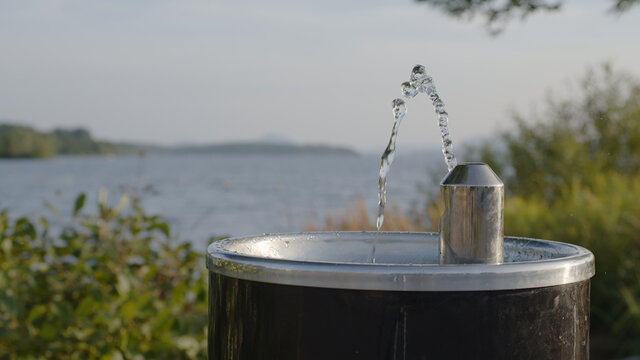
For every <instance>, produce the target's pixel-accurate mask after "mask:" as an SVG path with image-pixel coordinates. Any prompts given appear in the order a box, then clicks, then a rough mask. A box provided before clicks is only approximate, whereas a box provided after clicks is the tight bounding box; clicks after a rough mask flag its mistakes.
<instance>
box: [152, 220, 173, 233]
mask: <svg viewBox="0 0 640 360" xmlns="http://www.w3.org/2000/svg"><path fill="white" fill-rule="evenodd" d="M153 229H157V230H160V232H162V233H163V234H164V236H166V237H169V233H170V229H169V224H167V223H166V222H154V223H153V225H151V226H150V227H149V230H153Z"/></svg>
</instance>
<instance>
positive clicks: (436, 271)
mask: <svg viewBox="0 0 640 360" xmlns="http://www.w3.org/2000/svg"><path fill="white" fill-rule="evenodd" d="M438 243H439V236H438V234H437V233H406V232H315V233H291V234H271V235H270V234H265V235H261V236H253V237H241V238H230V239H225V240H220V241H216V242H214V243H212V244H211V245H209V247H208V249H207V268H208V269H209V271H210V272H213V273H217V274H221V275H224V276H230V277H233V278H238V279H243V280H252V281H258V282H266V283H274V284H282V285H295V286H311V287H324V288H336V289H353V290H381V291H482V290H508V289H526V288H539V287H546V286H555V285H564V284H569V283H574V282H579V281H584V280H588V279H590V278H591V277H592V276H593V275H594V274H595V265H594V257H593V254H592V253H591V252H590V251H588V250H586V249H584V248H582V247H580V246H576V245H571V244H565V243H560V242H555V241H546V240H537V239H529V238H519V237H508V236H506V237H505V238H504V254H505V262H504V263H502V264H499V265H486V264H460V265H459V264H456V265H440V264H439V263H438V262H437V260H436V259H437V258H438ZM376 259H377V262H375V263H374V262H373V261H376Z"/></svg>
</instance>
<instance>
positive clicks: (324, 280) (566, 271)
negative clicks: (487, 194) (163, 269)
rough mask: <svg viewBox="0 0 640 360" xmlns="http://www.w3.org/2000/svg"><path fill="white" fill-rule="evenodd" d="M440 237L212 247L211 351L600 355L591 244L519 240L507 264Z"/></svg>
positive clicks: (314, 238)
mask: <svg viewBox="0 0 640 360" xmlns="http://www.w3.org/2000/svg"><path fill="white" fill-rule="evenodd" d="M438 244H439V237H438V235H437V234H426V233H424V234H415V233H414V234H408V233H307V234H288V235H267V236H259V237H252V238H239V239H229V240H224V241H221V242H218V243H214V244H212V245H211V246H210V247H209V250H208V257H207V266H208V268H209V270H210V279H209V317H210V318H209V339H208V346H209V359H210V360H269V359H274V360H276V359H277V360H286V359H302V360H313V359H322V360H327V359H331V360H340V359H366V360H378V359H379V360H382V359H385V360H386V359H389V360H420V359H536V360H538V359H588V358H589V289H590V278H591V276H593V274H594V260H593V255H592V254H591V253H590V252H589V251H587V250H585V249H583V248H580V247H578V246H575V245H569V244H563V243H557V242H550V241H543V240H535V239H523V238H510V237H507V238H505V242H504V250H505V251H504V263H503V264H499V265H491V264H454V265H449V264H444V265H443V264H440V263H439V253H438ZM374 259H375V261H374Z"/></svg>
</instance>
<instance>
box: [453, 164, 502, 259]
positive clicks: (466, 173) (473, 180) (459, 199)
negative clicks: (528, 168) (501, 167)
mask: <svg viewBox="0 0 640 360" xmlns="http://www.w3.org/2000/svg"><path fill="white" fill-rule="evenodd" d="M440 187H441V189H442V196H443V199H444V212H443V214H442V217H441V218H440V263H442V264H500V263H502V262H503V249H502V248H503V239H504V234H503V213H504V184H503V183H502V181H501V180H500V178H499V177H498V176H497V175H496V174H495V173H494V172H493V170H491V168H490V167H489V166H488V165H487V164H483V163H463V164H459V165H457V166H456V167H455V168H453V169H452V170H451V172H449V174H448V175H447V176H446V177H445V178H444V179H443V180H442V182H441V183H440Z"/></svg>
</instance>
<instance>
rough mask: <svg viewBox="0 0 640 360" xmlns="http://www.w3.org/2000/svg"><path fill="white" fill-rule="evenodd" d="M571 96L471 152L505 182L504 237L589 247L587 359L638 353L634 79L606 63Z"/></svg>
mask: <svg viewBox="0 0 640 360" xmlns="http://www.w3.org/2000/svg"><path fill="white" fill-rule="evenodd" d="M572 96H573V98H571V99H566V100H561V101H558V100H555V101H550V102H549V104H548V106H547V109H546V111H545V112H544V114H543V116H537V117H533V119H524V118H523V117H521V116H517V117H516V125H517V126H516V129H515V130H514V131H510V132H507V133H505V134H504V135H503V136H502V139H503V140H504V147H503V149H499V148H498V149H497V148H495V147H492V146H493V145H485V146H483V147H482V148H481V149H476V150H475V151H476V154H480V155H481V157H482V160H483V161H484V162H487V163H489V164H490V165H491V166H492V167H493V168H494V169H496V170H497V171H498V173H499V174H500V175H501V176H502V177H503V179H504V180H505V186H506V189H507V191H508V196H507V198H506V199H505V207H506V208H505V234H508V235H520V236H527V237H537V238H542V239H550V240H557V241H562V242H568V243H573V244H577V245H582V246H584V247H586V248H588V249H590V250H591V251H592V252H593V253H594V255H595V257H596V276H595V277H594V278H593V280H592V293H591V301H592V302H591V304H592V306H591V311H592V326H591V330H592V352H593V354H594V358H610V357H612V356H625V355H631V354H636V355H640V201H638V200H639V199H640V81H639V80H638V79H636V78H634V77H632V76H630V75H628V74H625V73H620V72H616V71H613V70H612V69H611V67H610V66H607V65H605V66H603V67H602V68H601V69H600V70H599V71H591V72H589V73H588V74H587V76H586V77H585V78H584V79H583V81H582V82H581V86H580V89H579V91H578V92H575V93H574V94H573V95H572Z"/></svg>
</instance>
